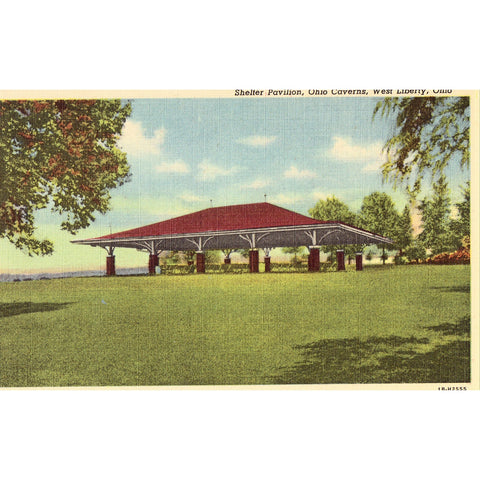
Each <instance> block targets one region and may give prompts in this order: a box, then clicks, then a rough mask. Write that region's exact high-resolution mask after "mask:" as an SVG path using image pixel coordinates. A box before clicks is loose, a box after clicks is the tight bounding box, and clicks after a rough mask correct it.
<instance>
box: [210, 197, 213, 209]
mask: <svg viewBox="0 0 480 480" xmlns="http://www.w3.org/2000/svg"><path fill="white" fill-rule="evenodd" d="M212 207H213V200H212V199H210V208H212Z"/></svg>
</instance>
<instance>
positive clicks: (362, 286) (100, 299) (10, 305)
mask: <svg viewBox="0 0 480 480" xmlns="http://www.w3.org/2000/svg"><path fill="white" fill-rule="evenodd" d="M478 127H479V92H478V91H463V90H446V89H444V90H434V89H427V88H423V89H420V88H419V89H401V90H400V89H372V90H364V89H351V90H350V89H344V90H341V89H321V88H312V89H308V90H303V89H285V90H281V89H268V88H257V89H251V88H250V89H249V88H245V89H241V88H239V89H234V90H221V91H208V90H205V91H193V90H191V91H173V90H172V91H98V92H94V91H81V92H80V91H65V92H58V93H57V92H45V91H38V92H35V91H19V92H13V91H3V92H0V320H1V321H0V329H1V335H0V388H1V389H15V388H24V389H37V388H71V387H82V388H95V389H99V388H121V389H132V388H133V389H185V388H189V389H205V388H210V389H228V388H240V389H337V390H340V389H367V390H374V389H375V390H377V389H380V390H382V389H383V390H387V389H400V390H439V391H449V390H450V391H452V390H453V391H457V390H478V389H479V379H480V375H479V373H480V370H479V358H480V356H479V304H478V294H477V293H476V292H478V275H472V271H473V272H477V274H478V252H479V248H478V246H479V245H478V238H479V237H478V233H479V231H478V225H479V223H478V205H479V198H478V192H479V189H478V181H479V175H478V173H479V172H478V168H479V161H478V160H479V128H478ZM471 198H472V200H473V202H472V203H471Z"/></svg>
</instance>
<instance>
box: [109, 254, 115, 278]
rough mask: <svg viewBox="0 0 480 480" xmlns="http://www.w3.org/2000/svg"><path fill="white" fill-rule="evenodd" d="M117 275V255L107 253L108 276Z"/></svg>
mask: <svg viewBox="0 0 480 480" xmlns="http://www.w3.org/2000/svg"><path fill="white" fill-rule="evenodd" d="M112 275H115V255H107V276H112Z"/></svg>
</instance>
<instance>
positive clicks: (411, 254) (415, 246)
mask: <svg viewBox="0 0 480 480" xmlns="http://www.w3.org/2000/svg"><path fill="white" fill-rule="evenodd" d="M405 256H406V257H407V259H408V261H409V262H414V261H415V262H417V263H419V262H420V261H422V260H425V259H426V258H427V251H426V249H425V246H424V245H423V244H422V243H421V242H418V241H415V242H414V243H412V244H411V245H410V246H408V247H407V248H406V249H405Z"/></svg>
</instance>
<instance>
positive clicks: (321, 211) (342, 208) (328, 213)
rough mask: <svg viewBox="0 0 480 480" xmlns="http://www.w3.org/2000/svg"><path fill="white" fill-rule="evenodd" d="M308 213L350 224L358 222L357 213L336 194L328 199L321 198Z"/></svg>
mask: <svg viewBox="0 0 480 480" xmlns="http://www.w3.org/2000/svg"><path fill="white" fill-rule="evenodd" d="M308 213H309V214H310V215H311V216H312V217H313V218H316V219H317V220H325V221H329V220H330V221H332V220H337V221H339V222H344V223H348V224H349V225H353V224H355V222H356V215H355V213H353V212H352V211H351V210H350V208H349V207H348V205H347V204H346V203H344V202H342V201H341V200H339V199H338V198H337V197H335V195H332V196H331V197H327V199H326V200H319V201H318V202H317V203H316V205H315V206H314V207H313V208H311V209H310V210H309V211H308Z"/></svg>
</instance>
